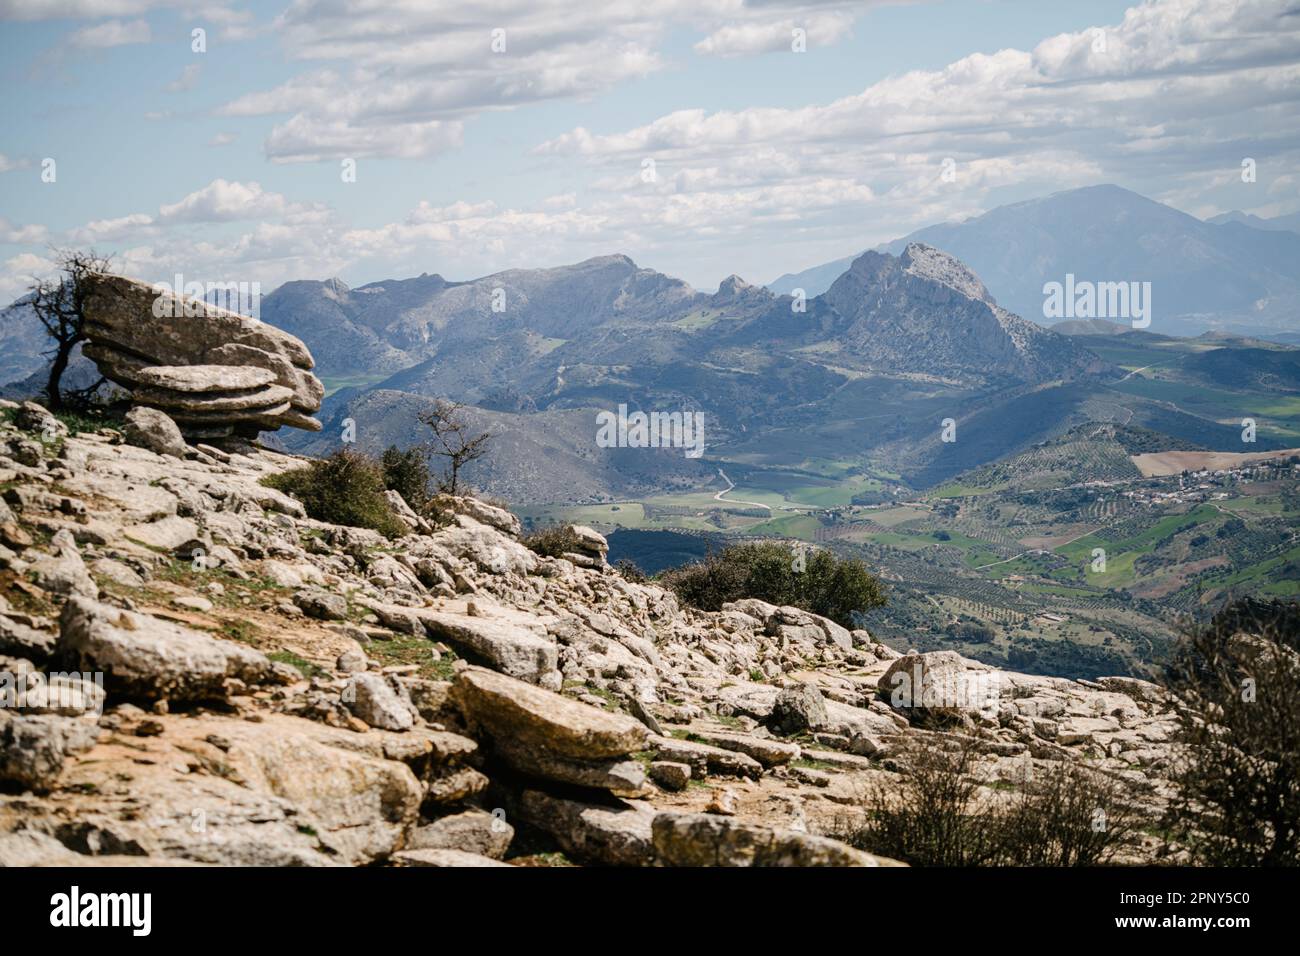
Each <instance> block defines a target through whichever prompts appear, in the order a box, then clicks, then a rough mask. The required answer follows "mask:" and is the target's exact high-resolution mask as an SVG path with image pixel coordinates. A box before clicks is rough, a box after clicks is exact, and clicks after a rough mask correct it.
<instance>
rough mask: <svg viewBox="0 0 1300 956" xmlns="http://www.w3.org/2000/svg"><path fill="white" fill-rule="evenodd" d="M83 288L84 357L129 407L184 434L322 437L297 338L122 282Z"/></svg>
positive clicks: (110, 279) (93, 282)
mask: <svg viewBox="0 0 1300 956" xmlns="http://www.w3.org/2000/svg"><path fill="white" fill-rule="evenodd" d="M85 284H86V289H87V295H86V298H85V304H84V313H85V325H84V327H85V332H86V337H87V339H88V340H89V341H88V342H87V343H86V345H85V346H83V348H82V353H83V354H84V355H85V356H86V357H87V358H89V359H90V360H91V361H93V362H94V363H95V364H96V365H97V366H98V367H99V370H100V372H101V373H102V374H103V375H104V376H105V377H106V378H108V379H110V380H111V381H113V382H116V383H117V384H118V385H121V386H122V387H123V388H126V389H128V390H129V391H130V392H131V393H132V398H133V400H134V401H135V403H136V404H137V405H141V406H149V407H151V408H157V409H161V410H163V411H164V412H166V413H167V414H168V415H169V416H170V417H171V418H172V419H174V420H175V421H176V422H177V424H178V425H179V426H180V428H181V430H182V431H184V432H186V433H187V434H189V435H190V436H191V437H202V438H209V439H211V438H220V437H222V436H225V435H230V434H232V433H235V434H241V435H255V434H256V433H257V432H259V431H264V430H274V429H276V428H279V427H280V426H281V425H290V426H292V427H295V428H306V429H309V430H314V431H319V430H320V427H321V426H320V423H319V422H318V421H316V420H315V419H314V418H312V417H311V415H312V414H313V413H314V412H316V411H317V410H318V409H319V408H320V403H321V399H322V398H323V397H324V394H325V389H324V386H323V385H322V384H321V382H320V380H319V379H318V378H316V376H315V375H313V374H311V369H312V367H313V365H314V364H315V363H314V362H313V360H312V357H311V353H310V352H309V351H308V350H307V347H306V346H305V345H304V344H303V343H302V342H301V341H300V340H299V339H297V338H295V337H294V336H292V335H289V334H288V333H287V332H284V331H282V330H280V329H277V328H275V327H274V326H271V325H267V324H266V323H265V322H261V321H259V320H257V319H254V318H250V317H248V316H245V315H240V314H238V313H235V312H230V311H227V310H225V309H222V308H218V307H216V306H215V305H212V304H210V303H207V302H204V301H202V300H197V299H191V298H188V297H186V296H184V295H176V294H173V293H171V292H168V291H166V290H163V289H159V288H156V287H154V286H151V285H149V284H148V283H145V282H139V281H137V280H134V279H128V278H126V277H124V276H113V275H93V276H89V277H88V278H87V279H86V280H85ZM146 447H148V446H146Z"/></svg>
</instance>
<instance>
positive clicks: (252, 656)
mask: <svg viewBox="0 0 1300 956" xmlns="http://www.w3.org/2000/svg"><path fill="white" fill-rule="evenodd" d="M59 629H60V633H59V641H58V644H57V645H56V654H57V655H58V656H60V657H61V658H63V659H64V660H65V661H67V662H68V663H69V664H70V665H71V666H74V667H77V668H79V669H81V670H89V671H103V672H105V673H106V675H107V679H106V683H107V684H108V687H109V690H110V693H113V692H116V693H121V694H124V695H127V696H132V697H143V698H151V699H156V698H163V699H170V700H211V699H222V698H224V697H226V695H227V690H226V681H227V680H229V679H231V678H237V679H239V680H241V681H243V682H245V683H248V684H253V683H258V682H260V681H262V680H264V679H266V678H267V677H268V676H269V674H270V672H271V663H270V661H268V660H267V659H266V657H265V656H264V655H262V654H261V653H259V652H258V651H255V650H253V649H252V648H249V647H245V646H243V645H241V644H236V643H234V642H232V641H224V640H221V639H219V638H215V637H209V636H208V635H207V634H203V633H201V632H199V631H195V630H191V629H190V628H187V627H183V626H181V625H179V624H173V623H171V622H170V621H163V620H160V619H158V618H155V617H150V616H149V615H145V614H136V613H133V612H131V611H121V610H118V609H117V608H114V607H110V606H108V605H104V604H100V603H98V602H96V601H92V600H89V599H87V598H83V597H77V596H74V597H72V598H70V599H69V600H68V602H67V603H66V604H65V605H64V606H63V613H62V614H61V615H60V618H59Z"/></svg>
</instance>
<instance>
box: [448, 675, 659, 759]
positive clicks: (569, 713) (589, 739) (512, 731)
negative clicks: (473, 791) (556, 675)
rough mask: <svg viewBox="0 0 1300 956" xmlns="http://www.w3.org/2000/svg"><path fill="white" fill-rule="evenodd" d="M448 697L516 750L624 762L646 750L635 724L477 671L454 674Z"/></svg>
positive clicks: (644, 734) (643, 733)
mask: <svg viewBox="0 0 1300 956" xmlns="http://www.w3.org/2000/svg"><path fill="white" fill-rule="evenodd" d="M452 693H453V695H454V696H455V698H456V701H457V703H458V704H459V705H460V709H461V712H462V713H463V714H464V715H465V717H466V719H467V720H469V721H471V722H472V723H475V724H477V725H479V726H481V727H482V728H483V729H484V730H486V731H487V732H488V734H489V735H490V736H491V737H493V739H494V740H505V741H508V742H509V743H510V744H511V745H512V746H515V747H536V748H537V749H538V750H539V751H541V752H542V753H545V754H548V755H551V756H555V757H567V758H570V759H573V760H588V761H590V760H600V759H607V758H611V757H624V756H627V755H628V754H631V753H635V752H636V751H638V750H641V749H643V748H644V746H645V742H646V737H647V731H646V729H645V726H644V725H643V724H642V723H641V722H640V721H638V720H634V719H633V718H631V717H628V716H625V715H623V714H610V713H606V712H605V711H603V710H599V709H598V708H595V707H591V706H588V705H587V704H582V703H579V702H578V701H575V700H570V699H568V698H567V697H563V696H561V695H560V694H556V693H554V692H552V691H549V690H545V689H543V688H541V687H536V686H534V685H532V684H529V683H525V682H524V681H521V680H516V679H515V678H512V677H508V676H506V675H505V674H498V673H496V672H494V671H490V670H486V669H484V668H481V667H469V668H466V669H465V670H463V671H461V672H460V673H459V674H457V675H456V680H455V682H454V686H453V689H452Z"/></svg>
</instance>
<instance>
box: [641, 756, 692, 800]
mask: <svg viewBox="0 0 1300 956" xmlns="http://www.w3.org/2000/svg"><path fill="white" fill-rule="evenodd" d="M650 779H651V780H653V781H654V782H655V783H657V784H659V786H661V787H663V788H664V789H665V790H671V791H673V792H676V791H679V790H685V789H686V785H687V784H689V783H690V782H691V765H690V764H687V763H677V762H676V761H675V760H655V761H652V762H651V763H650Z"/></svg>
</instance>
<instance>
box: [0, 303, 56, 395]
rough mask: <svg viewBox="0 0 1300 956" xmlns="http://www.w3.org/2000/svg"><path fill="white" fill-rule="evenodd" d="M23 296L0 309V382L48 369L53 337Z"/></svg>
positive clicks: (5, 382)
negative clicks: (50, 338) (48, 355)
mask: <svg viewBox="0 0 1300 956" xmlns="http://www.w3.org/2000/svg"><path fill="white" fill-rule="evenodd" d="M28 301H29V297H28V296H23V297H22V298H21V299H19V300H18V301H17V302H15V303H13V304H12V305H10V306H9V307H8V308H6V309H4V310H3V311H0V385H4V384H8V383H9V382H15V381H17V380H18V379H21V378H26V377H27V376H28V375H31V374H32V373H34V372H38V371H40V370H41V369H43V368H45V366H46V364H47V362H48V359H47V358H46V356H45V353H46V352H48V351H49V349H50V340H49V337H48V336H47V335H46V333H45V327H44V326H42V325H41V323H40V321H39V320H38V319H37V318H36V313H35V312H33V311H32V309H31V306H30V305H28Z"/></svg>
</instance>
